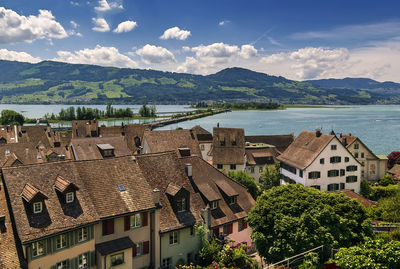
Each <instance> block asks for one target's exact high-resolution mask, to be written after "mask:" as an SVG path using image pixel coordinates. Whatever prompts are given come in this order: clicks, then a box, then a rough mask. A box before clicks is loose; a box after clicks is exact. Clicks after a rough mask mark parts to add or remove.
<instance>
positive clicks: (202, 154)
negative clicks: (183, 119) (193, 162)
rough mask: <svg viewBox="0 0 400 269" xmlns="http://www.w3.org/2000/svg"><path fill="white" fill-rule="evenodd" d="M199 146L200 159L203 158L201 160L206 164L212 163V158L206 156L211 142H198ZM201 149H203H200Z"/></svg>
mask: <svg viewBox="0 0 400 269" xmlns="http://www.w3.org/2000/svg"><path fill="white" fill-rule="evenodd" d="M199 146H200V151H201V157H202V158H203V160H205V161H206V162H208V161H212V156H209V155H207V153H209V152H210V150H211V146H212V142H207V143H204V142H199ZM203 147H204V149H202V148H203Z"/></svg>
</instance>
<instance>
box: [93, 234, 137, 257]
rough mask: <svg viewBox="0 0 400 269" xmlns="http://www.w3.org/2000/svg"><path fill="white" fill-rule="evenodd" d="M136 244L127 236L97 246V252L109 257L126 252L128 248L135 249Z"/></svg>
mask: <svg viewBox="0 0 400 269" xmlns="http://www.w3.org/2000/svg"><path fill="white" fill-rule="evenodd" d="M134 246H135V243H133V241H132V240H131V239H130V238H129V236H125V237H122V238H118V239H114V240H111V241H106V242H103V243H99V244H96V250H97V251H98V252H99V253H100V254H101V255H102V256H105V255H108V254H111V253H114V252H117V251H120V250H124V249H127V248H133V247H134Z"/></svg>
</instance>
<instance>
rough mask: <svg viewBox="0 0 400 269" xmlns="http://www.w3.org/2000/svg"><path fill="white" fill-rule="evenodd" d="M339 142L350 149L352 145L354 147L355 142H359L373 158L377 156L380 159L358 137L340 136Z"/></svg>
mask: <svg viewBox="0 0 400 269" xmlns="http://www.w3.org/2000/svg"><path fill="white" fill-rule="evenodd" d="M339 141H340V142H341V143H342V144H343V145H344V146H345V147H346V148H349V147H350V146H351V145H353V143H354V142H356V141H358V143H360V144H362V145H363V146H364V147H365V148H366V149H367V150H368V151H369V152H370V153H371V154H372V156H375V157H376V158H377V159H378V157H377V156H376V155H375V154H374V153H373V152H372V151H371V150H370V149H369V148H368V147H367V145H365V144H364V143H363V142H362V141H361V139H360V138H358V137H357V136H352V135H351V134H348V135H345V134H340V135H339Z"/></svg>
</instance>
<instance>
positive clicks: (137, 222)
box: [129, 214, 142, 229]
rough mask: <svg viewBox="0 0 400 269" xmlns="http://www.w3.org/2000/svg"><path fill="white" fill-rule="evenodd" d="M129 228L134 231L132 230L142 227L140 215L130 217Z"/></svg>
mask: <svg viewBox="0 0 400 269" xmlns="http://www.w3.org/2000/svg"><path fill="white" fill-rule="evenodd" d="M129 223H130V228H131V229H134V228H138V227H141V226H142V218H141V215H140V214H135V215H132V216H130V222H129Z"/></svg>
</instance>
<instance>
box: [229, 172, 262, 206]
mask: <svg viewBox="0 0 400 269" xmlns="http://www.w3.org/2000/svg"><path fill="white" fill-rule="evenodd" d="M228 176H229V177H230V178H232V179H233V180H235V181H237V182H239V183H240V184H242V185H243V186H245V187H246V188H247V191H248V192H249V193H250V195H251V196H253V198H254V199H257V197H258V195H259V193H260V187H259V185H258V184H257V182H256V181H255V180H254V179H253V178H252V177H251V176H250V175H248V174H246V173H245V172H243V171H229V173H228Z"/></svg>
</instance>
